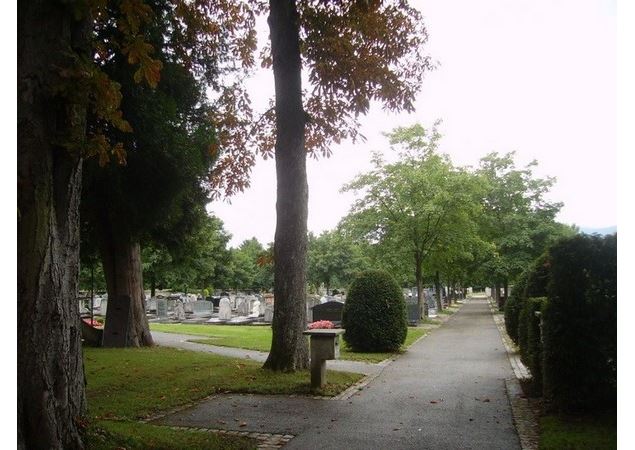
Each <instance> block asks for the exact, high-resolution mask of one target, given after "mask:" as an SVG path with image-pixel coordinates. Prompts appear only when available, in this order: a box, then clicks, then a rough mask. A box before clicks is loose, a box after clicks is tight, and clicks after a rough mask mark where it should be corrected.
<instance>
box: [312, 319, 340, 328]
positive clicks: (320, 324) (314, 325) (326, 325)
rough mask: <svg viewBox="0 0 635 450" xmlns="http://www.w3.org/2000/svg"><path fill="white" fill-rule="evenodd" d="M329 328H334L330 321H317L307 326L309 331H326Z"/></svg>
mask: <svg viewBox="0 0 635 450" xmlns="http://www.w3.org/2000/svg"><path fill="white" fill-rule="evenodd" d="M331 328H335V325H333V322H331V321H330V320H318V321H317V322H312V323H310V324H309V330H320V329H322V330H324V329H327V330H328V329H331Z"/></svg>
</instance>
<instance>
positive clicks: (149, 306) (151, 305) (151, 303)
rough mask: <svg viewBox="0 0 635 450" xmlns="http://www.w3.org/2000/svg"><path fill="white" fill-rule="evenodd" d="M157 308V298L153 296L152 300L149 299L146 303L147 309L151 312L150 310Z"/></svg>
mask: <svg viewBox="0 0 635 450" xmlns="http://www.w3.org/2000/svg"><path fill="white" fill-rule="evenodd" d="M156 310H157V299H156V298H151V299H150V300H148V303H147V304H146V311H148V312H150V311H156Z"/></svg>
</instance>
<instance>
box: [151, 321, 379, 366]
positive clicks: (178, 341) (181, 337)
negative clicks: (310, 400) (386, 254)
mask: <svg viewBox="0 0 635 450" xmlns="http://www.w3.org/2000/svg"><path fill="white" fill-rule="evenodd" d="M152 338H153V339H154V343H155V344H156V345H160V346H164V347H176V348H182V349H185V350H193V351H196V352H206V353H215V354H217V355H223V356H231V357H232V358H244V359H252V360H254V361H261V362H265V360H266V359H267V355H268V353H265V352H259V351H257V350H245V349H242V348H233V347H221V346H220V345H208V344H198V343H196V342H188V339H204V338H205V337H204V336H192V335H189V334H175V333H161V332H159V331H153V332H152ZM389 363H390V360H387V361H385V362H381V363H379V364H371V363H365V362H361V361H345V360H335V361H327V363H326V366H327V369H328V370H338V371H340V372H355V373H363V374H364V375H377V374H379V373H380V372H381V371H382V370H383V369H384V368H385V367H386V366H387V365H388V364H389Z"/></svg>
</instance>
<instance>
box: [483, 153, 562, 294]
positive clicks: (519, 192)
mask: <svg viewBox="0 0 635 450" xmlns="http://www.w3.org/2000/svg"><path fill="white" fill-rule="evenodd" d="M514 156H515V155H514V152H510V153H506V154H504V155H499V154H498V153H496V152H494V153H490V154H488V155H486V156H485V157H483V158H481V161H480V165H479V168H478V170H477V172H478V173H479V174H480V175H481V176H482V177H483V178H484V179H485V180H486V183H487V192H486V193H485V195H484V197H483V207H484V212H485V214H484V215H483V216H482V218H483V221H482V223H481V234H482V236H483V237H484V239H486V240H487V241H489V242H491V243H492V244H493V245H494V246H495V253H494V255H493V257H492V258H490V259H489V260H488V261H487V262H486V263H485V264H486V269H487V271H488V275H489V280H490V281H491V282H492V283H493V284H494V285H495V287H496V290H497V291H498V288H499V287H501V286H502V287H504V288H505V296H507V287H508V284H509V282H510V280H513V279H514V278H515V277H516V276H517V275H519V274H520V273H521V272H522V271H523V269H524V268H525V267H527V266H528V265H529V263H530V262H531V261H533V260H534V259H536V258H537V257H538V256H540V255H541V254H542V253H543V252H544V250H545V249H546V248H547V246H548V245H549V244H551V243H552V242H553V241H554V240H555V239H557V238H558V237H559V236H562V235H566V234H569V233H572V232H573V231H572V230H571V231H568V229H567V227H563V226H562V225H560V224H558V223H557V222H555V216H556V214H557V213H558V211H560V208H561V207H562V203H559V202H551V201H548V200H547V199H546V198H545V196H546V194H547V193H548V191H549V189H550V188H551V187H552V186H553V184H554V183H555V178H552V177H547V178H538V177H536V176H535V175H534V173H533V170H534V168H535V167H536V166H537V164H538V163H537V162H536V161H532V162H531V163H529V164H528V165H527V166H525V167H524V168H517V167H516V163H515V161H514Z"/></svg>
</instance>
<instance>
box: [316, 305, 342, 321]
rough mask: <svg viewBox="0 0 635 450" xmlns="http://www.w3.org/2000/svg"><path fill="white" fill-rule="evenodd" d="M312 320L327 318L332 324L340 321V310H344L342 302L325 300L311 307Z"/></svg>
mask: <svg viewBox="0 0 635 450" xmlns="http://www.w3.org/2000/svg"><path fill="white" fill-rule="evenodd" d="M312 311H313V322H317V321H319V320H329V321H331V322H333V324H334V325H340V324H341V323H342V312H343V311H344V303H340V302H335V301H332V302H326V303H322V304H320V305H315V306H314V307H313V310H312Z"/></svg>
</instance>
